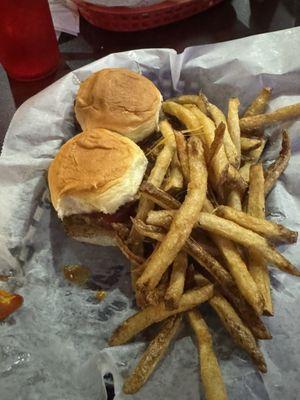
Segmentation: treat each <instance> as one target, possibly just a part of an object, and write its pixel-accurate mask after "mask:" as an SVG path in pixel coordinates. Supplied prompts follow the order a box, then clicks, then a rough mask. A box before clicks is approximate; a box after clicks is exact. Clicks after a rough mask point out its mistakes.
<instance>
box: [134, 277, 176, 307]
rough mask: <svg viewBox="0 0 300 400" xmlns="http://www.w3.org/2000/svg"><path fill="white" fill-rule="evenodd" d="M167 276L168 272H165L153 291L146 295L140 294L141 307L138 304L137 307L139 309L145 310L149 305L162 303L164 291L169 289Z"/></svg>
mask: <svg viewBox="0 0 300 400" xmlns="http://www.w3.org/2000/svg"><path fill="white" fill-rule="evenodd" d="M169 276H170V274H169V271H166V272H165V273H164V274H163V276H162V278H161V280H160V282H159V284H158V285H157V286H156V287H155V288H154V289H152V290H149V291H148V292H146V293H141V300H142V304H143V307H141V306H140V304H138V306H139V307H141V308H145V307H147V306H149V305H155V304H158V303H160V302H161V301H163V300H164V298H165V295H166V291H167V289H168V287H169V281H170V278H169Z"/></svg>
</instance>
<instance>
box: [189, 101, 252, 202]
mask: <svg viewBox="0 0 300 400" xmlns="http://www.w3.org/2000/svg"><path fill="white" fill-rule="evenodd" d="M191 110H192V112H193V113H194V115H195V116H196V117H197V118H198V120H199V123H200V124H202V126H203V129H202V133H205V135H202V136H201V139H202V140H203V141H204V142H205V143H206V146H207V148H206V153H207V154H209V149H210V146H211V145H212V143H213V140H214V135H215V133H214V132H215V125H214V123H213V122H212V121H211V120H210V119H209V118H208V117H207V116H205V115H204V114H203V113H201V111H200V110H199V109H198V108H197V107H194V108H192V109H191ZM225 132H226V130H225ZM224 134H225V133H224ZM206 140H207V142H206ZM215 154H216V155H215V157H214V158H213V159H211V170H212V172H213V173H210V174H209V178H210V182H211V184H212V186H213V187H214V189H215V190H216V192H218V193H219V195H220V197H221V198H223V197H224V183H226V184H227V186H228V188H231V189H237V190H239V191H240V192H241V193H243V192H244V191H245V190H246V188H247V185H246V183H245V182H244V180H243V178H242V177H241V175H240V174H239V172H238V170H237V169H236V168H235V167H234V166H232V165H231V164H230V163H229V161H228V158H227V155H226V152H225V147H224V144H223V145H221V147H220V149H219V151H218V153H215ZM206 158H207V159H208V157H206Z"/></svg>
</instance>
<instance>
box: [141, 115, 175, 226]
mask: <svg viewBox="0 0 300 400" xmlns="http://www.w3.org/2000/svg"><path fill="white" fill-rule="evenodd" d="M160 131H161V133H162V135H163V137H164V139H165V144H164V147H163V149H162V151H161V152H160V153H159V155H158V157H157V159H156V162H155V165H154V167H153V168H152V170H151V172H150V175H149V178H148V180H147V181H148V182H149V183H151V184H152V185H154V186H158V187H160V186H161V184H162V183H163V180H164V177H165V175H166V173H167V170H168V168H169V165H170V163H171V160H172V158H173V155H174V152H175V150H176V142H175V136H174V131H173V128H172V127H171V125H170V124H169V122H168V121H166V120H165V121H162V122H161V123H160ZM152 206H153V204H152V202H151V201H149V200H148V199H145V198H143V196H142V197H141V199H140V202H139V207H138V210H137V217H138V218H139V219H142V220H145V218H146V215H147V214H148V212H149V210H151V208H152Z"/></svg>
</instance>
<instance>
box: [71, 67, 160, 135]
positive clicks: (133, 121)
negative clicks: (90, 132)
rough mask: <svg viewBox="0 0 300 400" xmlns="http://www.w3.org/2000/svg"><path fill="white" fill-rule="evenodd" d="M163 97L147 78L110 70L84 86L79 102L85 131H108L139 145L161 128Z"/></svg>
mask: <svg viewBox="0 0 300 400" xmlns="http://www.w3.org/2000/svg"><path fill="white" fill-rule="evenodd" d="M161 101H162V96H161V94H160V92H159V90H158V89H157V88H156V86H155V85H154V84H153V83H152V82H151V81H150V80H149V79H147V78H145V77H144V76H143V75H140V74H138V73H136V72H133V71H130V70H128V69H125V68H107V69H103V70H101V71H99V72H96V73H94V74H92V75H91V76H90V77H89V78H87V79H86V80H85V81H84V82H83V83H82V84H81V85H80V88H79V90H78V93H77V97H76V103H75V113H76V118H77V120H78V122H79V124H80V126H81V128H82V129H83V130H85V129H91V128H99V127H101V128H106V129H110V130H112V131H114V132H118V133H120V134H122V135H125V136H127V137H129V138H130V139H132V140H133V141H135V142H138V141H140V140H142V139H144V138H145V137H146V136H148V135H149V134H151V133H152V132H153V131H154V130H155V129H156V127H157V124H158V117H159V110H160V107H161Z"/></svg>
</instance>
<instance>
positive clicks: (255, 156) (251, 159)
mask: <svg viewBox="0 0 300 400" xmlns="http://www.w3.org/2000/svg"><path fill="white" fill-rule="evenodd" d="M265 145H266V140H265V139H263V138H262V139H261V144H260V146H259V147H257V148H256V149H254V150H251V151H250V152H249V153H248V154H247V161H246V162H245V164H244V165H243V166H242V167H241V168H240V171H239V172H240V175H241V176H242V178H243V179H244V180H245V182H247V183H249V173H250V167H251V165H253V164H256V163H257V162H258V161H259V159H260V157H261V155H262V153H263V151H264V148H265Z"/></svg>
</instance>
